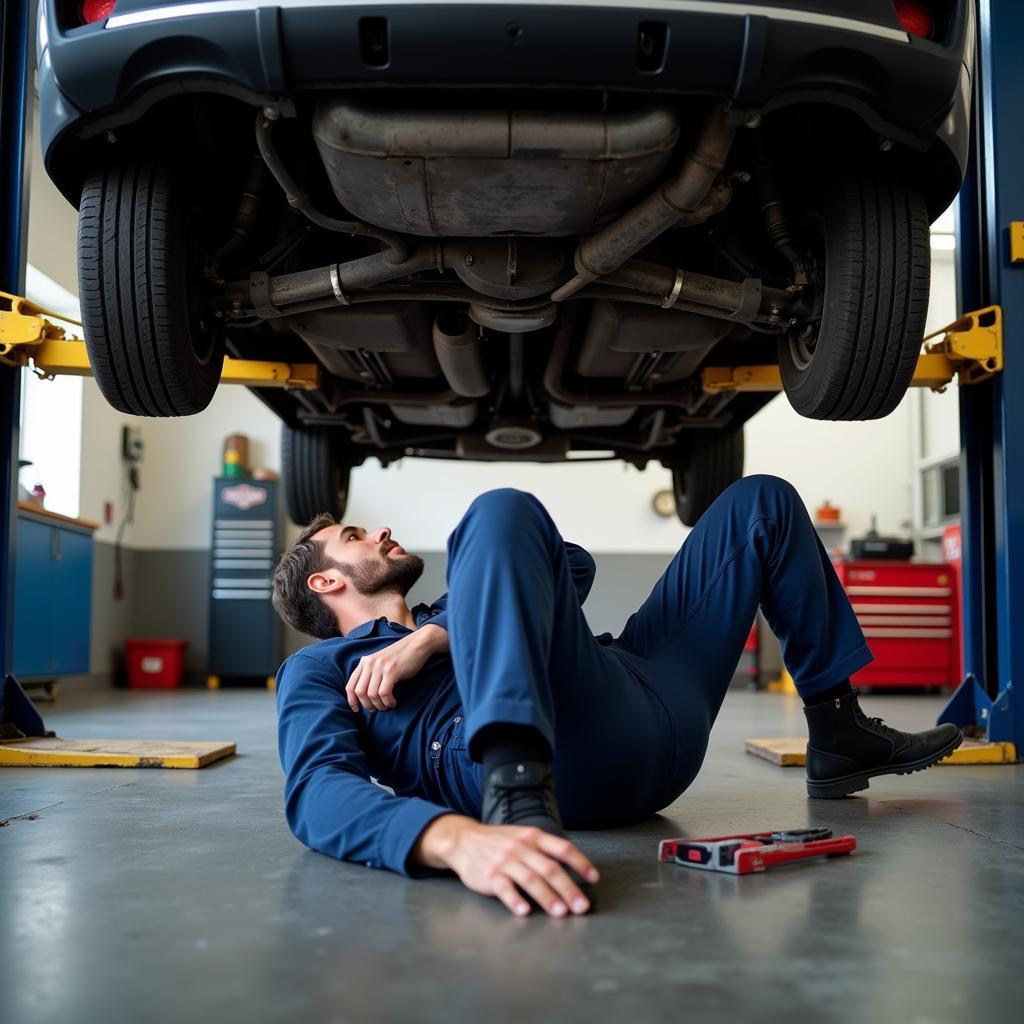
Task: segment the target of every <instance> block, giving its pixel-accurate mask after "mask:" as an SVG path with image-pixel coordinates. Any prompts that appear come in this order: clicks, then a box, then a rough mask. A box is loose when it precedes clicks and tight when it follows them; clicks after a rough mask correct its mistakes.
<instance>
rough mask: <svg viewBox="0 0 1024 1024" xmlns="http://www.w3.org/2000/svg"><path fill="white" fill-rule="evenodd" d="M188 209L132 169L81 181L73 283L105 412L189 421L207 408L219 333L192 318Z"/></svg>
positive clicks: (217, 366) (166, 175)
mask: <svg viewBox="0 0 1024 1024" xmlns="http://www.w3.org/2000/svg"><path fill="white" fill-rule="evenodd" d="M188 214H189V209H188V199H187V196H186V193H185V189H184V185H183V183H182V182H181V180H180V179H179V178H178V177H177V176H176V175H175V174H174V173H173V172H172V171H171V170H169V169H168V168H165V167H160V166H157V165H156V164H153V163H150V162H145V161H138V162H128V163H122V164H118V165H114V166H111V167H108V168H106V169H104V170H103V171H100V172H98V173H95V174H93V175H91V176H90V177H89V178H88V179H87V181H86V183H85V186H84V187H83V189H82V203H81V208H80V213H79V222H78V283H79V297H80V300H81V304H82V320H83V328H84V330H85V344H86V348H87V349H88V352H89V361H90V363H91V364H92V371H93V375H94V377H95V378H96V383H97V384H98V385H99V389H100V391H101V392H102V394H103V397H104V398H105V399H106V400H107V402H108V403H109V404H110V405H112V406H113V407H114V408H115V409H118V410H119V411H121V412H124V413H130V414H132V415H136V416H189V415H192V414H193V413H197V412H202V410H203V409H205V408H206V407H207V406H208V405H209V404H210V400H211V399H212V398H213V395H214V392H215V391H216V390H217V385H218V383H219V382H220V375H221V370H222V367H223V363H224V337H223V332H222V331H221V330H219V328H217V327H215V326H214V324H213V322H212V320H211V319H210V318H209V316H206V317H204V315H203V314H202V313H201V312H200V310H199V309H198V308H197V306H198V295H199V283H198V281H193V279H192V278H191V276H190V273H191V271H192V270H193V268H195V270H196V273H197V274H198V267H199V263H200V261H199V259H198V256H196V255H195V254H194V253H193V252H191V251H190V244H189V240H188V238H189V236H188V230H189V228H188V225H189V223H190V222H191V218H190V217H189V215H188Z"/></svg>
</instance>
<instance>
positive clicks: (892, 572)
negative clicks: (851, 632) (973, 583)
mask: <svg viewBox="0 0 1024 1024" xmlns="http://www.w3.org/2000/svg"><path fill="white" fill-rule="evenodd" d="M836 572H837V573H838V575H839V580H840V582H841V583H842V584H843V587H844V589H845V590H846V595H847V597H849V599H850V603H851V604H852V605H853V610H854V612H855V614H856V616H857V621H858V622H859V623H860V626H861V629H862V630H863V631H864V636H865V638H866V640H867V643H868V646H869V647H870V648H871V651H872V653H873V654H874V656H875V660H874V661H873V662H872V663H871V664H870V665H868V666H867V667H866V668H864V669H862V670H861V671H860V672H858V673H857V674H856V675H855V676H854V677H853V682H854V685H856V686H955V685H956V684H957V683H958V682H959V681H960V680H959V679H958V676H959V664H960V658H959V650H960V603H959V595H958V593H957V588H956V576H955V573H954V571H953V567H952V566H950V565H946V564H945V563H924V564H920V563H916V562H881V561H878V562H868V561H863V562H840V563H839V564H838V565H836Z"/></svg>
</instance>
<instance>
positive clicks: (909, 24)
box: [893, 0, 935, 39]
mask: <svg viewBox="0 0 1024 1024" xmlns="http://www.w3.org/2000/svg"><path fill="white" fill-rule="evenodd" d="M893 6H894V7H895V8H896V17H897V18H899V20H900V24H901V25H902V26H903V27H904V28H905V29H906V30H907V31H908V32H909V33H910V34H911V35H915V36H920V37H921V38H922V39H933V38H934V37H935V20H934V19H933V18H932V12H931V11H930V10H929V9H928V5H927V4H926V3H923V2H922V0H893Z"/></svg>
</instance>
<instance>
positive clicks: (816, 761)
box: [804, 690, 964, 798]
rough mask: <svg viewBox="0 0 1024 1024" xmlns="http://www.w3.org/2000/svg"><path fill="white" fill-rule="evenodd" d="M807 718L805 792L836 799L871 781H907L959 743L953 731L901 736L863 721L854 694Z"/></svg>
mask: <svg viewBox="0 0 1024 1024" xmlns="http://www.w3.org/2000/svg"><path fill="white" fill-rule="evenodd" d="M804 714H805V715H806V716H807V792H808V794H809V795H810V796H815V797H826V798H828V797H839V796H847V795H848V794H849V793H856V792H857V791H858V790H861V789H867V788H868V780H869V779H871V778H873V777H874V776H875V775H909V774H910V773H911V772H919V771H921V770H922V769H923V768H930V767H931V766H932V765H933V764H938V763H939V761H941V760H942V759H943V758H944V757H947V756H948V755H949V754H952V753H953V751H954V750H956V748H957V747H959V746H960V744H961V743H962V742H963V738H964V737H963V733H962V732H960V730H959V729H958V728H957V727H956V726H955V725H950V724H948V723H947V724H946V725H940V726H938V727H937V728H935V729H926V730H925V731H924V732H900V731H899V730H898V729H892V728H890V727H889V726H888V725H886V724H885V723H884V722H883V721H882V720H881V719H880V718H868V717H867V715H865V714H864V712H863V711H861V709H860V704H858V703H857V691H856V690H853V691H851V692H850V693H848V694H846V695H845V696H843V697H837V698H836V699H835V700H830V701H826V702H825V703H823V704H815V705H812V706H810V707H805V708H804Z"/></svg>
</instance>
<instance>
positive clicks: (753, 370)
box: [702, 306, 1003, 394]
mask: <svg viewBox="0 0 1024 1024" xmlns="http://www.w3.org/2000/svg"><path fill="white" fill-rule="evenodd" d="M940 335H941V338H940V340H939V341H935V342H932V339H933V338H939V337H940ZM924 340H925V341H926V342H932V343H931V344H926V345H925V348H924V352H923V353H922V354H921V355H920V356H918V359H917V369H915V370H914V378H913V380H912V381H911V382H910V384H911V387H918V388H931V389H932V391H945V390H946V385H947V384H949V383H950V382H951V381H952V380H953V378H954V377H957V376H959V380H960V383H961V384H977V383H978V382H979V381H983V380H988V378H989V377H992V376H994V375H995V374H997V373H999V372H1000V370H1002V368H1003V311H1002V309H1001V308H1000V307H999V306H986V307H985V308H984V309H979V310H976V311H975V312H973V313H966V314H964V316H962V317H960V319H959V320H957V321H956V322H955V323H952V324H950V325H949V326H948V327H943V328H942V329H941V330H939V331H935V332H934V333H933V334H929V335H928V336H927V337H926V338H925V339H924ZM702 383H703V387H704V390H705V391H706V392H708V393H709V394H717V393H719V392H721V391H781V390H782V376H781V374H780V373H779V368H778V366H775V365H771V364H769V365H765V366H709V367H706V368H705V370H704V373H703V375H702Z"/></svg>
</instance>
